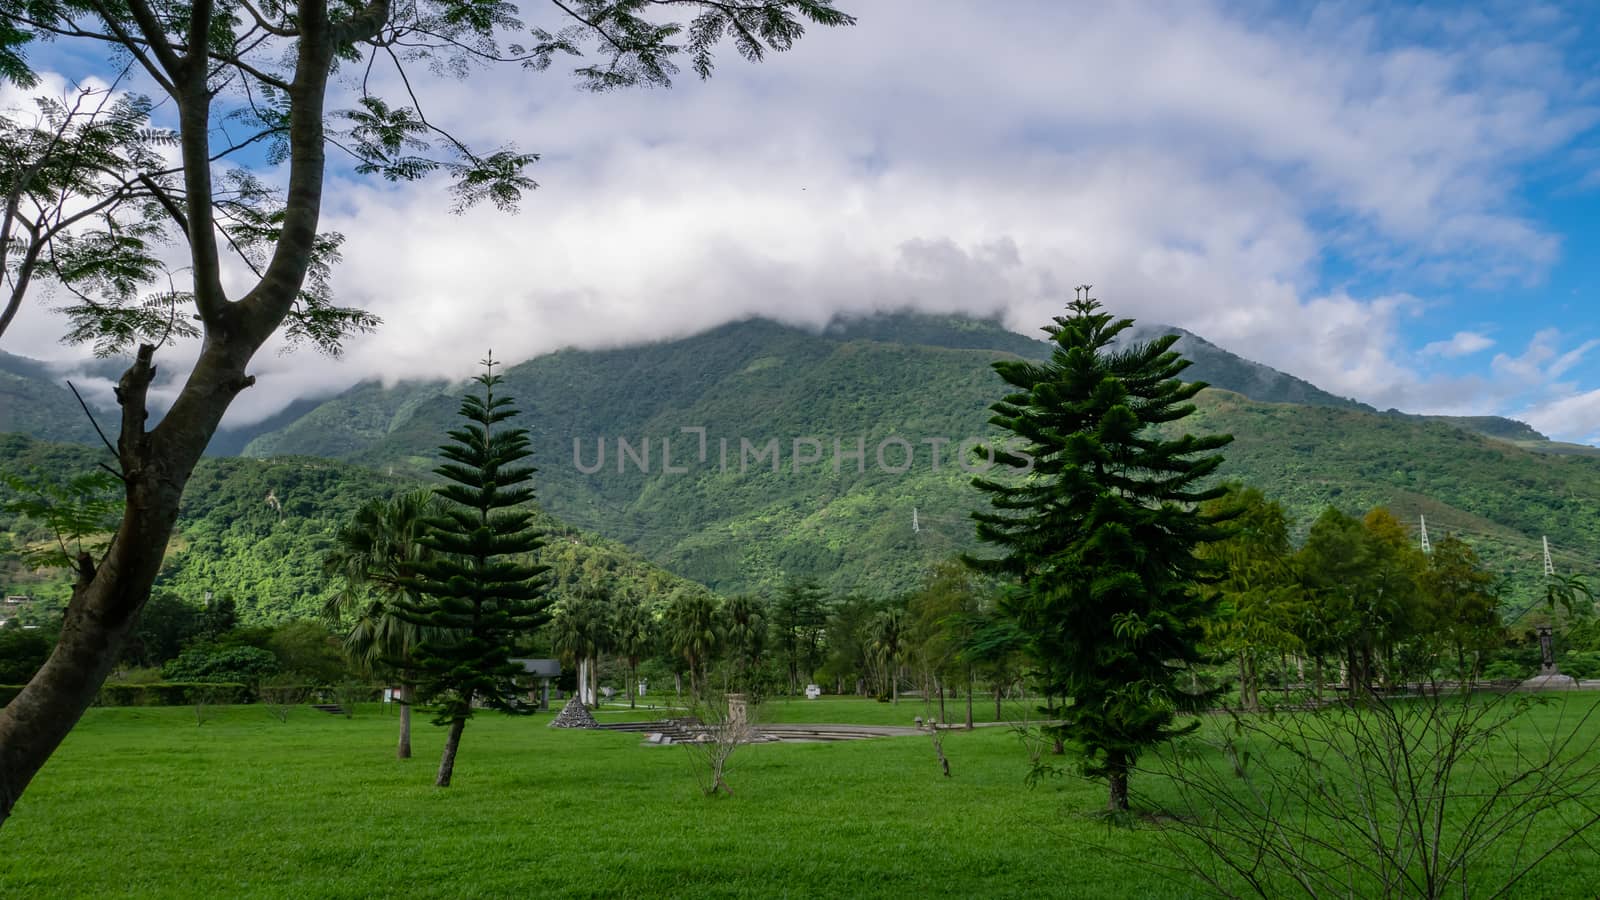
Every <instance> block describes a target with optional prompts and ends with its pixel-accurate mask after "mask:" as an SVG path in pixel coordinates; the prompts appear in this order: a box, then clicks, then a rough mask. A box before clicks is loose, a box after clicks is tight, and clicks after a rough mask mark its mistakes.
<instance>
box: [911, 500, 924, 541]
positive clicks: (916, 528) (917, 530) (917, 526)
mask: <svg viewBox="0 0 1600 900" xmlns="http://www.w3.org/2000/svg"><path fill="white" fill-rule="evenodd" d="M911 533H912V534H921V533H922V524H921V523H920V522H918V521H917V508H916V507H915V506H913V507H911Z"/></svg>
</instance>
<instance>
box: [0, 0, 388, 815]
mask: <svg viewBox="0 0 1600 900" xmlns="http://www.w3.org/2000/svg"><path fill="white" fill-rule="evenodd" d="M202 11H203V12H204V13H205V14H206V15H209V13H210V7H209V6H205V7H201V6H196V7H195V10H194V11H193V14H194V15H195V16H199V15H201V14H202ZM199 24H201V25H203V24H205V23H204V22H200V23H199ZM381 24H382V23H381V22H377V21H374V22H373V23H371V25H370V26H367V27H366V28H356V29H355V30H354V31H352V32H351V33H350V34H349V35H346V38H347V39H349V40H351V41H352V42H354V41H357V40H360V39H362V38H365V37H368V36H371V35H372V34H374V33H376V29H377V27H378V26H379V25H381ZM298 27H299V29H300V32H301V37H300V39H299V42H298V46H297V48H296V60H295V75H294V82H293V85H292V87H291V89H290V92H289V99H290V105H289V111H288V120H287V131H288V145H289V176H288V190H287V204H286V206H285V208H284V210H283V214H282V217H281V219H280V220H279V222H280V231H279V233H278V241H277V244H276V245H275V246H274V248H273V251H272V255H271V258H270V260H269V261H268V263H267V264H266V266H265V271H264V272H263V274H262V276H261V278H260V280H259V281H258V282H257V283H256V284H255V286H254V287H252V288H251V289H250V290H249V291H248V292H246V293H245V295H244V296H243V297H241V298H240V299H238V300H237V301H232V302H230V300H229V298H228V297H227V295H226V293H225V292H224V290H223V287H222V278H221V265H220V263H219V260H218V254H217V236H216V229H215V228H214V227H213V225H214V222H215V215H214V212H213V209H212V201H213V191H212V182H211V178H212V165H211V159H212V153H211V146H210V141H209V135H210V131H211V128H210V114H211V102H212V98H213V94H212V90H211V88H210V86H209V85H208V83H207V78H208V74H209V73H208V67H206V66H203V65H191V64H189V62H188V60H187V58H185V61H184V64H183V65H182V66H181V68H176V69H170V70H169V71H168V73H167V74H168V75H169V76H171V78H172V93H173V95H174V97H176V99H177V107H178V122H179V141H178V143H179V152H180V154H181V157H182V161H183V180H184V187H185V192H184V193H185V196H184V198H183V205H184V206H185V207H186V208H187V209H186V218H187V231H188V240H189V244H190V260H191V262H192V264H193V265H192V268H191V272H192V276H193V298H194V304H195V309H196V311H197V312H198V313H199V319H200V321H201V323H202V325H203V326H204V332H205V338H204V341H203V343H202V344H201V348H200V355H199V358H198V359H196V360H195V363H194V366H193V368H191V369H190V371H189V374H188V377H187V379H185V380H184V384H183V388H182V389H181V390H180V391H179V393H178V396H177V398H176V399H175V400H174V401H173V403H172V406H171V407H170V408H169V409H168V410H167V413H166V415H164V416H163V417H162V418H161V421H160V423H159V424H158V425H156V426H155V427H154V428H150V429H146V424H147V419H148V417H149V416H148V410H147V408H146V404H145V399H146V395H147V393H148V389H149V386H150V382H151V381H152V380H153V379H154V377H155V374H156V367H155V365H154V363H153V359H154V356H155V348H154V347H153V346H150V345H142V346H140V347H139V350H138V352H137V353H136V354H135V357H134V362H133V364H132V365H131V366H130V367H129V368H128V370H127V372H125V373H123V375H122V378H121V379H120V380H119V381H118V383H117V387H116V396H117V402H118V404H120V405H121V407H122V413H121V428H120V430H119V434H118V438H117V460H118V462H119V463H120V466H121V471H122V479H123V484H124V490H125V496H126V501H127V502H126V506H125V507H124V510H123V515H122V521H121V523H120V524H119V525H118V526H117V531H116V534H115V535H114V537H113V539H112V541H111V544H110V546H109V547H108V549H107V550H106V554H105V557H104V558H103V559H102V560H101V561H100V562H99V564H98V565H97V564H96V563H95V562H94V560H93V559H91V558H90V557H89V556H88V555H87V554H81V555H80V556H79V558H78V561H77V567H76V568H77V578H76V580H75V583H74V585H73V589H72V596H71V599H70V600H69V601H68V603H67V610H66V613H65V615H64V616H63V618H62V621H61V634H60V637H59V638H58V639H57V641H56V646H55V649H54V650H53V651H52V652H51V654H50V657H49V659H47V660H46V661H45V663H44V665H43V666H41V667H40V668H39V670H38V671H37V672H36V673H34V676H33V678H31V679H30V680H29V681H28V684H27V685H26V686H25V687H24V688H23V689H22V691H21V692H20V693H19V694H18V695H17V696H16V697H15V698H13V699H12V701H11V703H9V704H8V705H7V706H6V707H5V708H4V709H3V710H0V824H3V823H4V822H5V820H6V819H7V818H9V816H10V814H11V811H12V809H14V808H15V805H16V803H17V801H18V799H19V798H20V797H21V796H22V792H23V791H24V790H25V789H26V788H27V786H28V784H29V782H31V781H32V780H33V776H34V775H36V774H37V773H38V772H39V770H40V769H41V768H42V767H43V766H44V764H45V762H46V761H47V760H48V759H49V758H50V755H51V754H52V753H54V752H55V749H56V748H57V747H58V746H60V744H61V741H62V740H63V739H64V738H65V737H66V735H67V733H68V732H69V731H71V730H72V727H73V726H74V725H75V724H77V722H78V720H79V719H80V718H81V717H82V716H83V711H84V710H85V709H86V708H88V706H89V704H90V703H92V702H93V701H94V698H95V696H96V694H98V693H99V690H100V686H101V684H102V683H103V682H104V681H105V678H106V675H107V674H108V673H109V672H110V670H111V667H112V666H113V665H114V663H115V661H116V659H117V657H118V655H119V653H120V651H121V649H122V645H123V643H124V642H125V641H126V639H127V636H128V634H129V632H130V631H132V629H133V627H134V625H135V623H136V622H137V621H138V617H139V613H140V611H141V610H143V608H144V604H145V602H146V601H147V600H148V599H149V596H150V585H151V584H152V583H153V582H154V581H155V578H156V575H157V573H158V572H159V571H160V569H161V563H162V560H163V557H164V556H165V554H166V549H167V544H168V542H169V540H170V539H171V537H172V529H173V524H174V523H175V522H176V521H177V518H178V505H179V502H180V501H181V499H182V497H183V489H184V486H185V485H186V484H188V482H189V476H190V475H191V474H192V473H193V471H194V466H195V463H197V462H198V461H199V459H200V455H201V453H203V452H204V450H205V448H206V445H207V444H208V443H210V441H211V436H212V435H213V434H214V433H215V432H216V430H217V425H218V424H219V423H220V422H221V421H222V416H223V414H224V413H225V412H227V410H228V407H229V405H230V404H232V403H233V400H234V398H235V397H236V396H237V395H238V393H239V392H240V391H242V390H244V389H245V388H247V387H249V386H250V385H251V384H253V383H254V382H255V379H254V378H253V377H250V376H247V375H246V374H245V368H246V367H247V366H248V365H249V362H250V359H251V357H252V356H254V355H255V352H256V350H258V349H259V348H260V347H261V345H262V344H263V343H265V342H266V340H267V339H268V338H269V337H271V336H272V334H273V333H274V332H276V331H277V330H278V327H279V326H280V325H281V324H282V323H283V320H284V317H285V316H287V315H288V313H289V311H290V310H291V309H292V307H293V304H294V302H295V300H296V298H298V297H299V294H300V290H301V288H302V287H303V286H304V283H305V275H306V270H307V269H308V267H309V265H310V262H311V250H312V247H313V245H314V244H315V242H316V239H317V225H318V221H319V218H320V215H321V208H322V188H323V170H324V162H325V157H324V152H325V150H324V137H325V135H324V130H323V120H324V106H325V102H326V97H325V94H326V88H327V80H328V74H329V71H330V66H331V63H332V60H333V52H334V42H333V40H331V35H330V33H329V23H328V20H327V17H326V15H325V13H324V14H323V15H321V16H307V17H305V18H303V19H302V20H301V21H300V22H299V25H298ZM202 58H203V57H202ZM162 65H163V67H166V64H165V62H164V61H163V62H162Z"/></svg>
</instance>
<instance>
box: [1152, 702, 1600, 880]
mask: <svg viewBox="0 0 1600 900" xmlns="http://www.w3.org/2000/svg"><path fill="white" fill-rule="evenodd" d="M1597 709H1600V703H1597V702H1596V700H1595V698H1593V697H1589V696H1583V695H1569V696H1566V697H1561V698H1559V699H1553V700H1552V699H1548V698H1546V697H1541V696H1535V695H1527V694H1510V695H1506V694H1484V693H1479V694H1474V695H1468V696H1437V695H1436V696H1431V697H1419V698H1414V699H1385V698H1381V697H1376V698H1373V699H1372V700H1370V701H1369V702H1367V703H1364V704H1362V705H1361V706H1360V707H1358V708H1346V707H1331V708H1324V709H1320V710H1312V711H1299V712H1287V713H1276V714H1235V715H1233V716H1232V717H1231V718H1230V719H1229V720H1228V722H1227V724H1226V725H1225V727H1222V728H1220V729H1213V730H1209V732H1208V734H1209V736H1208V737H1204V738H1199V737H1197V738H1193V739H1190V740H1188V741H1185V742H1183V743H1181V744H1177V745H1174V746H1173V747H1171V748H1169V750H1168V752H1165V753H1163V754H1160V755H1159V757H1153V758H1152V762H1153V765H1152V767H1151V769H1149V770H1148V774H1149V775H1150V776H1152V777H1149V778H1146V779H1143V781H1144V784H1146V785H1148V786H1149V787H1148V789H1149V790H1150V791H1151V793H1150V794H1147V795H1146V796H1144V797H1141V798H1139V799H1140V801H1141V805H1142V806H1144V807H1145V808H1146V809H1164V810H1165V814H1162V815H1158V816H1156V830H1157V831H1158V832H1159V833H1160V834H1161V835H1162V836H1164V837H1165V838H1166V839H1167V843H1168V845H1169V846H1170V847H1171V849H1172V850H1173V851H1174V854H1175V857H1176V858H1177V859H1178V860H1179V863H1178V865H1177V867H1176V870H1177V871H1178V872H1179V873H1181V874H1183V875H1184V876H1186V879H1187V880H1188V881H1189V883H1191V884H1193V879H1194V878H1196V877H1198V878H1199V879H1200V880H1201V881H1202V882H1203V883H1204V884H1205V885H1206V886H1208V887H1209V888H1210V889H1211V890H1212V891H1213V892H1215V893H1216V894H1217V895H1220V896H1225V897H1241V896H1254V897H1286V896H1296V895H1299V896H1306V897H1321V896H1330V895H1337V896H1350V897H1424V898H1435V897H1444V896H1462V897H1465V896H1487V897H1493V896H1499V895H1501V894H1503V893H1505V892H1506V891H1507V890H1508V889H1509V888H1510V887H1511V886H1512V885H1513V884H1515V883H1516V882H1517V881H1518V880H1519V879H1523V878H1525V877H1528V876H1529V875H1530V874H1532V873H1534V872H1535V870H1536V869H1538V867H1539V866H1540V865H1541V864H1543V863H1545V862H1547V861H1549V860H1551V859H1552V858H1553V857H1555V856H1557V855H1559V854H1561V853H1562V852H1563V850H1564V848H1568V846H1569V845H1571V844H1573V843H1574V842H1579V843H1581V844H1582V845H1583V847H1584V848H1585V849H1590V850H1592V848H1590V847H1589V844H1588V839H1589V838H1590V837H1592V832H1591V829H1592V828H1593V826H1595V825H1596V824H1597V823H1600V752H1597V751H1600V713H1597ZM1203 733H1206V732H1203ZM1535 893H1539V891H1537V890H1536V891H1535ZM1554 893H1560V891H1555V892H1554Z"/></svg>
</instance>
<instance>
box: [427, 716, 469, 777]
mask: <svg viewBox="0 0 1600 900" xmlns="http://www.w3.org/2000/svg"><path fill="white" fill-rule="evenodd" d="M466 727H467V720H466V719H455V720H453V721H451V723H450V733H449V734H448V735H446V737H445V739H444V755H443V756H441V757H439V775H438V777H437V778H435V779H433V786H434V787H449V786H450V776H452V775H454V774H455V771H456V750H457V749H458V748H460V746H461V732H462V730H463V729H465V728H466Z"/></svg>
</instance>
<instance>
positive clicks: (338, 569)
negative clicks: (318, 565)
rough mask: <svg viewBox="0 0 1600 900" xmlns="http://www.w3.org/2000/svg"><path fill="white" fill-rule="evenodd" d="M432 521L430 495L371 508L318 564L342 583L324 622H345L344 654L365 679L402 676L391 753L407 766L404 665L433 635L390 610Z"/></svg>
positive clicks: (411, 691) (409, 690)
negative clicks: (387, 673)
mask: <svg viewBox="0 0 1600 900" xmlns="http://www.w3.org/2000/svg"><path fill="white" fill-rule="evenodd" d="M435 513H437V506H436V501H435V500H434V496H433V493H432V492H431V491H425V490H422V491H411V492H409V493H404V494H401V495H399V496H397V497H394V498H393V499H390V500H382V499H376V500H370V501H368V502H366V503H364V504H362V506H361V507H360V508H359V509H357V510H356V513H355V516H354V517H353V518H352V519H351V522H350V524H349V525H346V526H345V527H343V528H341V529H339V531H338V533H337V534H336V535H335V536H334V545H333V548H332V549H331V550H329V551H328V552H327V553H326V554H324V556H323V559H322V569H323V572H324V573H326V574H327V575H329V576H332V577H334V578H338V579H341V580H342V581H343V583H344V586H343V587H342V588H341V589H340V591H339V592H338V593H337V594H335V595H334V596H333V597H332V599H330V600H329V601H328V603H327V605H326V607H324V609H323V615H324V616H325V617H326V618H328V619H329V620H330V621H332V622H334V623H337V624H343V623H345V622H350V631H349V633H348V634H347V635H346V636H345V639H344V645H345V649H346V651H347V652H349V654H350V655H351V657H352V658H353V659H355V660H356V662H358V663H359V664H361V666H362V667H363V668H365V669H367V670H368V671H369V672H370V671H377V670H382V669H385V668H388V667H391V666H392V667H394V668H398V669H399V670H400V672H401V673H402V679H401V683H400V741H399V745H398V747H397V748H396V751H395V754H396V755H397V756H398V757H399V758H400V759H410V758H411V704H412V702H413V701H414V700H415V697H416V689H415V686H414V685H412V684H411V683H410V682H409V680H408V679H406V678H405V677H404V671H405V667H406V661H407V660H408V659H410V657H411V653H412V651H413V650H414V649H415V648H416V646H417V645H418V644H420V643H421V642H422V640H423V639H424V638H427V637H430V636H432V637H435V638H437V637H438V635H431V634H430V631H431V629H425V628H422V627H419V626H417V625H413V624H411V623H409V622H405V621H403V620H401V619H400V618H398V617H396V616H395V615H394V614H393V612H392V609H391V605H392V603H393V601H394V600H395V599H397V598H402V597H406V596H407V592H406V590H405V588H403V587H401V586H400V582H401V579H402V578H403V577H404V576H405V573H406V571H407V569H408V567H409V566H410V565H412V564H414V563H416V562H418V561H419V560H422V559H424V558H425V557H426V556H427V554H428V552H429V551H427V550H425V549H424V548H423V547H422V545H421V543H419V539H420V538H421V537H422V535H423V533H424V532H425V531H426V529H427V520H428V518H429V517H430V516H432V515H434V514H435ZM413 599H414V598H413Z"/></svg>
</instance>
